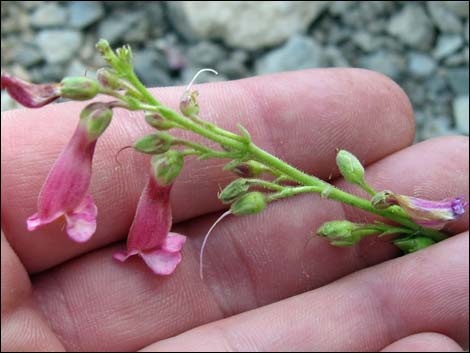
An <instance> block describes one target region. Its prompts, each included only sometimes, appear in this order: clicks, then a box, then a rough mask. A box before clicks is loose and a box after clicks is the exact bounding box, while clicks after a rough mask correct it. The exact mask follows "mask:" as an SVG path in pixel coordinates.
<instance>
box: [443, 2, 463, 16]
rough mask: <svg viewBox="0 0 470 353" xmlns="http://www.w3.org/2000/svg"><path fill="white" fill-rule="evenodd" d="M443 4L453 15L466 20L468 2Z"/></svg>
mask: <svg viewBox="0 0 470 353" xmlns="http://www.w3.org/2000/svg"><path fill="white" fill-rule="evenodd" d="M443 4H444V5H445V6H446V7H447V8H448V9H449V10H450V11H452V12H453V13H454V14H455V15H457V16H460V17H465V18H468V13H469V2H468V1H443Z"/></svg>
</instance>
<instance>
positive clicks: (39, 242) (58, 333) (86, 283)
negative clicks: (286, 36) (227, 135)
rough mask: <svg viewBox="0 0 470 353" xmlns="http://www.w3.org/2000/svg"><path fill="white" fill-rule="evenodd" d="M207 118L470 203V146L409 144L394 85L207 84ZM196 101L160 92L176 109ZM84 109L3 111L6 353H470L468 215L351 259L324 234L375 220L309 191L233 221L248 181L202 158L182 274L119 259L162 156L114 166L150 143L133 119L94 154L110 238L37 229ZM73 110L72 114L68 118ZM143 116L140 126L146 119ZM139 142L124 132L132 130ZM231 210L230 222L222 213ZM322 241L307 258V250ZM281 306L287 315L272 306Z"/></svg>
mask: <svg viewBox="0 0 470 353" xmlns="http://www.w3.org/2000/svg"><path fill="white" fill-rule="evenodd" d="M198 90H199V92H200V93H201V95H200V98H199V104H200V107H201V116H203V117H210V119H213V121H216V122H217V123H218V124H220V125H221V126H222V127H225V128H228V129H232V130H233V131H235V127H236V123H237V122H241V123H242V124H243V126H245V127H246V128H247V129H248V130H249V131H250V132H251V133H252V135H253V140H254V141H255V142H256V143H257V144H258V145H259V146H261V147H263V148H265V149H266V150H268V151H270V152H273V153H275V154H276V155H278V156H279V157H281V158H283V159H285V160H286V161H288V162H291V163H293V164H294V165H296V166H298V167H299V168H302V169H304V170H305V171H308V172H311V173H315V175H318V176H320V177H323V178H327V177H328V176H329V175H330V174H331V173H333V174H332V178H333V179H334V180H333V182H334V183H335V184H336V185H338V186H340V187H344V188H346V189H348V190H349V191H354V192H356V191H357V189H356V188H354V187H351V186H348V185H346V183H345V182H344V181H343V180H341V179H340V178H338V177H337V175H335V174H334V171H335V170H336V169H335V168H334V163H335V150H336V148H344V149H347V150H348V151H351V152H352V153H354V154H355V155H356V156H358V158H359V159H360V160H361V161H364V162H365V165H366V173H367V179H368V181H369V182H370V184H371V185H373V186H374V187H375V188H377V189H379V190H383V189H390V190H394V191H395V192H397V193H400V194H404V195H414V196H416V197H422V198H427V199H435V200H440V199H444V198H446V197H452V196H458V195H464V196H465V197H466V198H467V199H468V138H465V137H445V138H437V139H433V140H430V141H426V142H423V143H420V144H417V145H413V146H411V143H412V141H413V137H414V125H413V118H412V109H411V107H410V104H409V102H408V100H407V98H406V96H405V95H404V93H403V92H402V91H401V89H399V88H398V87H397V86H396V85H395V84H394V83H392V82H391V81H390V80H388V79H386V78H384V77H383V76H381V75H378V74H375V73H372V72H368V71H364V70H345V69H334V70H311V71H302V72H294V73H288V74H279V75H273V76H266V77H260V78H253V79H248V80H243V81H235V82H228V83H218V84H212V85H206V86H201V87H199V88H198ZM181 91H182V88H168V89H160V90H156V91H154V92H155V94H157V95H158V97H159V98H160V100H161V101H164V102H168V103H169V104H171V105H172V106H173V107H177V104H178V100H179V97H180V96H181ZM82 106H83V105H82V104H75V103H69V104H62V105H57V106H50V107H47V108H44V109H41V110H37V111H29V110H23V111H13V112H8V113H3V114H2V123H1V124H2V142H1V146H2V168H1V170H2V188H1V192H2V195H1V196H2V198H1V206H2V228H3V231H4V233H5V235H4V236H3V235H2V257H1V259H2V264H1V269H2V272H1V275H2V276H1V281H2V285H1V287H2V328H1V329H2V343H1V345H2V351H7V350H26V351H31V350H44V351H46V350H47V351H51V350H83V351H114V350H119V351H121V350H127V351H133V350H139V349H143V350H147V351H168V350H177V351H180V350H181V351H185V350H222V351H224V350H244V351H247V350H266V351H269V350H320V351H321V350H327V351H342V350H356V351H357V350H366V351H377V350H388V351H421V350H426V351H429V350H435V351H458V350H461V347H464V348H465V347H468V332H469V320H468V312H469V310H468V309H469V304H468V303H469V300H468V299H469V295H468V293H469V289H468V288H469V275H468V274H469V269H468V268H469V261H468V253H469V251H468V250H469V249H468V233H467V231H468V216H464V217H462V218H460V219H459V220H458V221H456V222H455V223H452V224H450V225H449V226H448V227H447V228H446V231H448V232H450V233H452V234H455V236H454V237H452V238H450V239H448V240H446V241H443V242H441V243H439V244H437V245H434V246H431V247H430V248H428V249H425V250H423V251H420V252H417V253H415V254H411V255H407V256H404V257H398V258H397V256H398V252H397V250H396V248H394V247H393V246H392V245H390V243H389V240H390V239H384V238H381V239H375V238H370V239H365V240H364V241H363V242H362V243H361V244H360V245H359V246H356V247H353V248H335V247H332V246H330V245H329V244H327V242H326V241H325V240H324V239H321V238H319V237H315V238H313V239H311V241H309V242H308V243H307V240H308V239H309V238H310V237H311V236H312V232H313V230H315V229H316V228H317V227H319V226H320V224H322V223H323V222H325V221H328V220H333V219H344V218H345V217H347V218H348V219H350V220H352V221H365V220H366V219H367V220H372V217H371V216H369V215H366V214H364V213H362V212H359V211H356V210H353V209H351V208H349V207H342V206H341V205H340V204H338V203H335V202H332V201H326V200H323V199H321V198H320V197H317V196H311V195H304V196H300V197H295V198H292V199H289V200H284V201H279V202H277V203H275V204H273V205H270V206H269V207H268V208H267V209H266V210H265V211H264V212H263V213H261V214H259V215H256V216H246V217H234V216H231V217H228V218H227V219H225V220H224V221H223V222H221V224H220V225H219V226H218V227H217V228H216V229H215V230H214V233H213V234H212V238H211V240H210V241H209V243H208V246H207V249H206V256H205V259H204V265H205V267H204V275H205V278H204V281H201V279H200V278H199V276H198V261H197V255H198V251H199V248H200V245H201V241H202V237H203V236H204V234H205V232H206V231H207V229H208V228H209V227H210V225H211V223H212V222H213V221H214V220H215V218H216V217H217V215H218V214H220V212H221V211H223V205H221V203H220V202H219V201H218V200H217V198H216V195H217V192H218V191H219V188H220V187H221V186H224V185H226V184H227V183H228V182H229V181H230V180H232V178H233V176H231V175H230V174H229V173H227V172H223V171H221V166H222V162H221V161H216V160H211V161H204V162H196V161H189V162H188V163H187V164H186V166H185V169H184V170H183V173H182V175H181V176H180V178H179V179H178V180H177V182H176V183H175V185H174V189H173V194H172V205H173V214H174V220H175V223H176V226H175V227H174V229H173V231H175V232H179V233H182V234H185V235H187V236H188V240H187V243H186V246H185V248H184V250H183V262H182V263H181V265H180V266H179V267H178V268H177V270H176V271H175V273H174V274H173V275H171V276H169V277H159V276H155V275H153V274H152V273H151V271H150V270H148V269H147V268H146V266H145V264H144V263H143V262H142V261H141V260H140V259H138V258H137V257H133V258H132V259H129V260H128V261H127V262H126V263H124V264H119V263H116V262H115V261H114V260H113V259H112V258H111V256H112V254H113V253H114V252H115V251H116V249H118V248H120V247H122V246H123V243H120V244H116V243H117V242H124V241H125V237H126V235H127V231H128V229H129V226H130V224H131V222H132V216H133V212H134V210H135V207H136V204H137V200H138V197H139V195H140V192H141V190H142V187H143V186H144V185H145V182H146V178H147V175H146V173H145V172H143V171H146V170H147V169H146V168H147V167H146V166H147V165H148V164H147V163H148V159H147V157H145V156H137V157H136V156H135V155H131V154H127V153H123V154H121V155H120V158H119V159H120V161H121V163H122V164H123V166H122V167H119V166H118V165H117V164H116V162H115V158H114V156H115V154H116V152H117V151H118V150H119V149H120V148H121V147H122V146H125V145H128V144H129V143H131V142H132V141H133V140H135V139H137V138H138V137H140V136H143V135H144V134H146V133H149V131H150V129H149V128H148V127H147V126H146V125H145V123H144V121H143V119H140V116H137V115H136V114H129V113H127V112H124V111H117V112H116V117H115V119H114V122H113V125H112V126H111V127H110V128H109V131H107V133H106V134H105V135H104V136H103V141H102V143H101V144H100V145H98V147H97V151H96V155H95V173H94V175H93V178H92V184H91V192H92V193H93V195H95V200H96V203H97V206H98V208H99V209H100V215H99V217H98V229H97V233H96V234H95V236H94V237H93V238H92V239H91V240H90V241H89V242H87V243H84V244H77V243H74V242H72V241H71V240H69V239H68V238H67V236H66V235H65V234H64V232H63V231H62V230H61V226H60V224H55V225H50V226H47V227H44V228H43V229H41V230H39V231H38V232H36V233H29V232H27V230H26V228H25V225H24V222H25V219H26V218H27V217H28V216H29V215H30V214H31V213H32V212H33V211H34V209H35V206H36V198H37V193H38V191H39V189H40V187H41V184H42V182H43V181H44V177H45V176H46V175H47V172H48V170H49V168H50V167H51V165H52V163H53V161H54V159H55V158H56V157H57V155H58V153H59V151H60V150H61V148H62V147H63V146H64V144H65V143H66V141H67V138H68V136H70V134H71V132H72V131H73V129H74V127H75V123H76V119H78V113H79V111H80V108H81V107H82ZM65 113H66V114H65ZM139 119H140V120H139ZM124 132H125V133H124ZM213 213H216V214H213ZM306 244H307V245H306ZM268 304H271V305H268Z"/></svg>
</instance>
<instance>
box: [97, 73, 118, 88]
mask: <svg viewBox="0 0 470 353" xmlns="http://www.w3.org/2000/svg"><path fill="white" fill-rule="evenodd" d="M96 79H97V80H98V82H99V83H100V84H101V85H102V86H103V87H106V88H109V89H113V90H115V89H121V88H122V84H121V79H120V78H119V76H118V74H117V73H116V71H114V70H112V69H109V68H106V67H103V68H101V69H99V70H98V71H97V72H96Z"/></svg>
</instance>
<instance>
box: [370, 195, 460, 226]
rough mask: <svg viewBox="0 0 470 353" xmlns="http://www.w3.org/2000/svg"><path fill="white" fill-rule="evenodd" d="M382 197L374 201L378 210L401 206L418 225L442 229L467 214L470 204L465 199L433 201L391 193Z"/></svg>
mask: <svg viewBox="0 0 470 353" xmlns="http://www.w3.org/2000/svg"><path fill="white" fill-rule="evenodd" d="M378 195H380V197H378V198H375V200H374V199H373V200H372V204H373V205H374V206H375V207H376V208H387V207H388V206H390V205H399V206H400V207H401V208H403V210H404V211H405V212H406V214H407V215H408V216H409V217H410V218H411V219H413V221H415V222H416V223H418V224H420V225H422V226H425V227H430V228H435V229H441V228H442V227H444V225H445V224H446V223H447V222H450V221H453V220H455V219H458V218H460V217H461V216H462V215H463V214H465V208H466V207H467V206H468V202H466V201H465V200H464V198H463V197H456V198H453V199H445V200H442V201H431V200H426V199H420V198H417V197H412V196H405V195H398V194H393V193H392V192H390V191H385V192H382V193H379V194H378Z"/></svg>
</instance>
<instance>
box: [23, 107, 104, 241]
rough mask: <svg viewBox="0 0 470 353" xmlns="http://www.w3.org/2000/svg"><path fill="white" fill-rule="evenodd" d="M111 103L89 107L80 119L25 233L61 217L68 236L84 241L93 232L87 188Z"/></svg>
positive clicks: (93, 216) (93, 208) (94, 213)
mask: <svg viewBox="0 0 470 353" xmlns="http://www.w3.org/2000/svg"><path fill="white" fill-rule="evenodd" d="M111 106H112V103H108V104H107V103H92V104H90V105H88V106H87V107H86V108H85V109H84V110H83V111H82V113H81V115H80V122H79V124H78V126H77V129H76V130H75V133H74V134H73V136H72V138H71V140H70V141H69V143H68V144H67V146H66V147H65V149H64V150H63V151H62V153H61V154H60V156H59V158H58V159H57V161H56V162H55V163H54V165H53V167H52V169H51V171H50V172H49V175H48V177H47V179H46V181H45V183H44V185H43V187H42V189H41V193H40V194H39V198H38V212H37V213H35V214H34V215H32V216H31V217H29V218H28V221H27V226H28V230H30V231H33V230H36V229H37V228H39V227H41V226H43V225H45V224H48V223H51V222H53V221H55V220H56V219H58V218H60V217H62V216H64V217H65V220H66V221H67V234H68V235H69V236H70V238H72V240H74V241H76V242H85V241H87V240H88V239H89V238H90V237H91V236H92V235H93V233H94V232H95V230H96V216H97V208H96V205H95V203H94V202H93V199H92V197H91V195H89V194H88V187H89V185H90V178H91V165H92V159H93V153H94V151H95V146H96V141H97V139H98V137H99V136H100V135H101V134H102V133H103V132H104V130H105V129H106V128H107V127H108V125H109V123H110V121H111V118H112V110H111Z"/></svg>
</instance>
